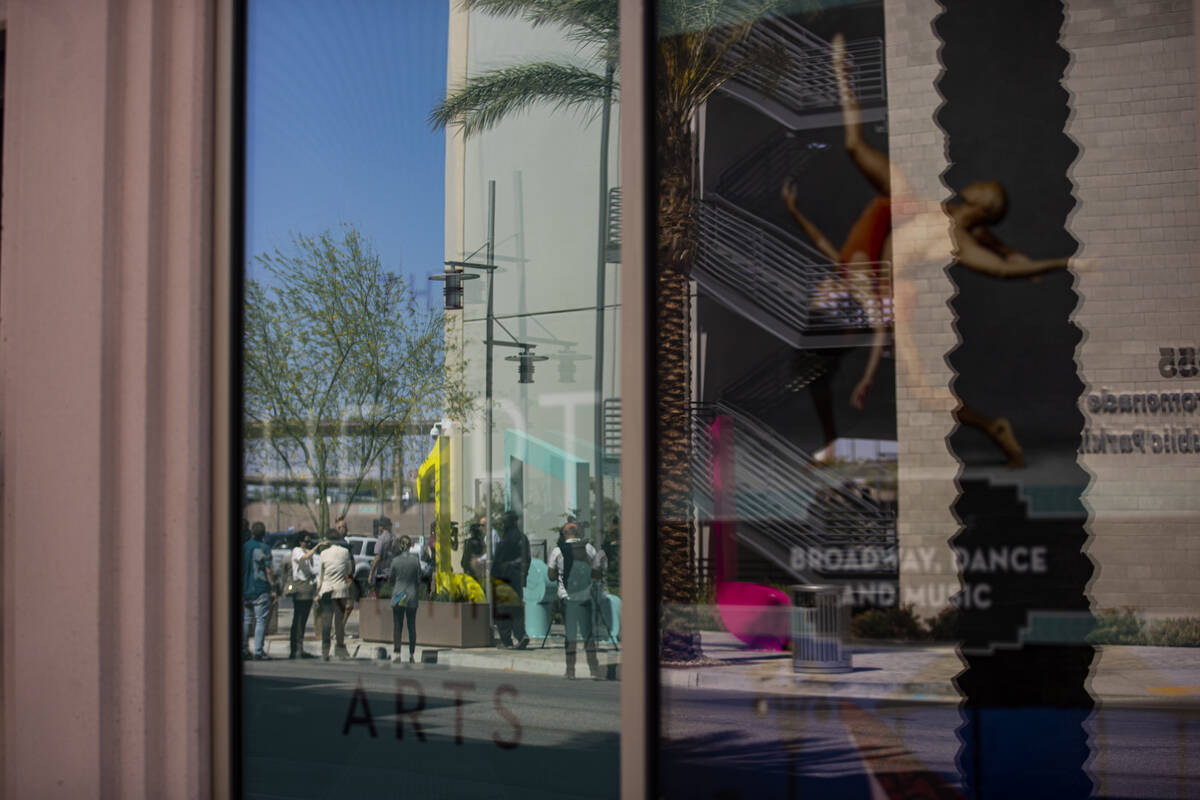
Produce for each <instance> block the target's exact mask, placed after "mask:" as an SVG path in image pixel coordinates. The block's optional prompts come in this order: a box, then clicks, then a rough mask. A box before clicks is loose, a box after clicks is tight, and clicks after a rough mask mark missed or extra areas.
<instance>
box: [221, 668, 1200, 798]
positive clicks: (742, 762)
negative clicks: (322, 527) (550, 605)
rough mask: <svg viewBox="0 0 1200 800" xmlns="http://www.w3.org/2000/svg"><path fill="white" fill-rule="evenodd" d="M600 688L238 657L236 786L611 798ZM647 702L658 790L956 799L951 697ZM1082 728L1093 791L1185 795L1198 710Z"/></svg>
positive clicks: (613, 785) (482, 673)
mask: <svg viewBox="0 0 1200 800" xmlns="http://www.w3.org/2000/svg"><path fill="white" fill-rule="evenodd" d="M618 695H619V683H617V682H592V681H588V680H579V681H566V680H564V679H562V678H558V677H547V676H538V675H525V674H520V673H514V672H506V671H500V670H473V669H461V668H454V669H451V668H448V667H445V666H438V665H424V664H418V665H414V666H412V667H404V666H399V665H397V666H382V665H376V664H372V663H370V662H367V661H356V662H352V663H338V662H330V663H325V662H320V661H287V660H283V661H272V662H259V663H249V664H247V665H246V676H245V678H244V696H243V715H244V716H243V718H244V727H243V732H244V737H245V738H244V741H243V745H242V752H243V753H244V758H243V764H242V770H243V772H242V774H243V786H244V787H245V796H246V797H247V798H263V799H266V798H280V799H281V798H289V799H293V798H345V797H346V796H348V795H355V794H361V793H366V794H368V795H371V796H380V797H401V796H403V797H412V796H420V797H423V798H439V797H454V798H458V797H471V798H510V797H511V798H523V799H525V798H529V799H540V798H555V800H563V799H564V798H593V797H605V798H614V797H617V796H618V785H619V780H618V778H619V775H618V769H619V768H618V741H619V732H620V717H619V710H618V709H619V702H618ZM663 700H664V713H663V719H662V723H663V740H662V745H663V747H662V751H661V761H660V764H661V774H662V779H663V787H664V791H663V793H662V796H663V797H665V798H680V799H681V800H682V799H683V798H687V799H688V800H691V799H692V798H697V799H701V798H714V800H735V798H756V799H757V798H776V797H778V798H806V797H816V798H843V797H844V798H872V797H873V798H881V797H929V798H955V797H961V796H962V781H961V778H960V770H959V766H958V764H957V762H956V759H957V757H958V754H959V741H958V734H957V731H958V728H959V726H960V724H961V717H960V712H959V710H958V708H957V706H955V705H953V704H945V703H927V702H894V701H887V702H885V701H876V700H861V699H855V700H850V699H830V698H815V697H781V696H759V695H755V694H753V693H740V692H721V691H714V690H711V689H676V688H664V691H663ZM364 701H365V703H364ZM1018 723H1019V724H1018V726H1017V728H1016V730H1018V731H1019V732H1022V735H1023V732H1024V731H1026V730H1027V731H1028V739H1029V745H1030V746H1031V747H1033V748H1038V747H1040V746H1043V745H1046V746H1054V744H1055V743H1054V742H1051V741H1046V740H1039V736H1041V737H1045V736H1046V735H1047V734H1046V733H1045V729H1044V728H1043V727H1041V726H1040V724H1039V723H1038V722H1037V720H1031V721H1030V723H1029V724H1023V723H1021V721H1020V720H1018ZM1085 730H1086V732H1087V738H1086V742H1087V746H1088V748H1090V753H1091V757H1090V759H1089V760H1088V763H1087V767H1086V777H1087V778H1088V780H1090V782H1091V786H1092V787H1093V796H1098V797H1107V798H1194V797H1200V709H1195V708H1192V709H1188V708H1179V707H1174V708H1173V707H1171V706H1169V705H1161V706H1156V707H1154V708H1128V707H1122V708H1108V709H1105V710H1102V711H1098V712H1095V713H1093V715H1092V716H1091V717H1090V718H1089V719H1088V720H1087V722H1086V724H1085ZM1081 740H1082V738H1081ZM986 788H987V787H986V784H985V792H984V796H985V797H986V796H988V793H987V792H986ZM413 793H416V794H415V795H414V794H413ZM991 796H1004V795H1003V794H1002V793H993V794H992V795H991ZM1043 796H1051V794H1049V793H1047V794H1045V795H1043Z"/></svg>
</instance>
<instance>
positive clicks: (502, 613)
mask: <svg viewBox="0 0 1200 800" xmlns="http://www.w3.org/2000/svg"><path fill="white" fill-rule="evenodd" d="M501 525H502V526H503V530H504V532H503V533H502V534H501V535H500V545H499V546H498V547H497V548H496V566H495V568H494V569H493V570H492V578H493V579H494V581H495V583H494V584H493V585H494V588H495V590H496V627H498V628H499V629H500V646H501V647H512V646H513V637H514V636H515V637H516V640H517V649H518V650H524V649H525V648H526V647H528V646H529V637H528V636H527V635H526V634H525V604H524V600H523V598H524V594H525V580H526V578H527V577H528V575H529V559H530V557H529V539H528V538H527V537H526V536H525V534H524V533H522V532H521V529H520V527H519V526H518V525H517V515H516V513H515V512H513V511H505V512H504V516H503V517H502V518H501Z"/></svg>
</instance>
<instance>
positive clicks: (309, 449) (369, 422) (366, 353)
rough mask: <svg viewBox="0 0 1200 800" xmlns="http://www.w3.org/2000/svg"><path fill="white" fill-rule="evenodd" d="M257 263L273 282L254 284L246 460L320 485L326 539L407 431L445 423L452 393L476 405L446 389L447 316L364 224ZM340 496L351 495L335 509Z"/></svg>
mask: <svg viewBox="0 0 1200 800" xmlns="http://www.w3.org/2000/svg"><path fill="white" fill-rule="evenodd" d="M255 261H256V263H257V264H258V266H259V267H260V268H261V269H262V271H263V278H262V279H261V280H248V281H247V285H246V309H245V342H244V344H245V349H244V353H245V376H246V377H245V381H246V391H245V423H246V434H247V438H246V442H247V452H246V458H247V462H248V463H250V462H257V463H259V464H262V465H267V466H268V469H271V470H282V474H283V476H284V477H285V478H286V480H287V482H288V484H290V485H293V486H295V485H307V486H311V487H313V488H314V489H315V495H316V496H315V497H309V496H307V495H306V496H305V498H304V503H305V507H306V508H307V510H308V513H309V516H310V518H311V519H312V521H313V524H314V526H315V527H316V529H317V531H319V532H324V531H326V530H328V529H329V527H330V520H331V517H332V516H333V515H334V512H335V511H336V512H338V513H345V512H346V511H347V510H348V509H349V507H350V504H351V503H353V502H354V499H355V497H356V496H357V495H358V494H359V492H360V490H361V489H362V488H363V485H364V483H365V482H367V481H369V475H370V473H371V471H372V467H373V466H374V465H377V464H379V463H380V462H381V459H383V458H384V454H385V452H390V451H391V450H393V449H394V448H395V447H396V446H397V445H398V444H399V442H400V438H401V436H402V435H403V433H404V430H405V426H406V425H408V424H409V423H413V422H416V421H418V420H421V419H427V418H429V417H430V416H433V415H439V416H440V414H441V410H442V403H443V401H444V398H445V397H446V396H447V395H452V396H454V397H455V398H457V399H456V402H457V403H459V404H462V403H469V402H470V395H468V394H467V393H465V392H464V391H463V390H462V387H461V386H453V387H451V391H449V392H446V391H444V389H445V383H446V381H447V376H446V374H445V372H444V370H443V358H444V337H443V320H442V317H441V315H440V314H438V313H436V312H434V311H432V310H429V309H422V308H419V307H418V306H417V304H416V302H415V299H414V297H413V294H412V292H411V291H410V290H409V287H408V285H407V283H406V281H405V279H404V277H403V276H402V275H401V274H399V273H396V272H389V271H387V270H385V269H384V268H383V266H382V264H381V261H380V258H379V255H378V254H377V253H376V252H375V250H374V248H373V247H372V245H371V244H370V242H369V241H367V240H366V239H365V238H364V237H363V235H362V234H360V233H359V232H358V231H357V230H356V229H355V228H354V227H353V226H351V225H343V226H341V228H340V229H339V230H338V231H336V232H334V231H328V230H327V231H324V232H322V233H319V234H316V235H293V237H292V240H291V246H290V247H289V248H288V249H286V250H279V249H276V250H275V251H273V252H270V253H263V254H261V255H259V256H257V257H256V258H255ZM451 377H453V376H451ZM450 382H451V383H453V380H451V381H450ZM458 412H459V413H465V412H464V411H463V410H462V409H458ZM335 487H338V488H339V489H346V490H347V491H346V493H345V495H343V500H342V502H341V503H340V506H339V507H335V508H334V509H332V510H331V508H330V501H329V498H330V495H331V493H332V490H333V489H334V488H335Z"/></svg>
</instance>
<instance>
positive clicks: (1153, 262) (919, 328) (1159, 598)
mask: <svg viewBox="0 0 1200 800" xmlns="http://www.w3.org/2000/svg"><path fill="white" fill-rule="evenodd" d="M884 7H885V13H886V16H887V72H888V103H889V135H890V148H891V158H892V169H893V181H894V183H895V184H896V185H897V189H896V190H894V191H896V194H897V197H896V202H895V205H894V214H895V221H896V225H895V233H894V238H893V261H894V268H895V273H896V306H897V314H896V316H897V321H896V341H897V347H896V350H897V363H896V373H897V411H898V414H899V420H898V432H899V440H900V495H899V502H900V509H901V511H900V522H899V533H900V543H901V545H902V546H904V547H905V548H909V549H913V550H914V551H915V552H916V553H917V554H918V555H924V556H926V557H932V558H933V565H932V567H926V566H924V563H925V562H923V561H922V560H921V559H909V560H908V561H907V565H908V567H909V569H907V570H905V571H902V574H901V599H902V602H914V603H916V605H917V606H918V611H919V612H921V613H925V614H931V613H935V612H936V611H937V610H938V608H939V607H940V606H941V605H942V604H943V603H944V598H945V597H946V592H945V590H944V589H943V588H941V587H942V586H944V585H945V584H946V583H949V584H951V585H952V586H953V585H954V584H956V583H957V575H956V571H955V569H954V566H953V562H952V560H951V558H950V552H949V547H948V544H947V542H948V540H949V539H950V537H951V536H953V535H954V533H955V531H956V530H957V527H958V525H957V522H956V520H955V518H954V516H953V514H952V512H951V506H952V504H953V502H954V500H955V497H956V495H957V492H956V489H955V485H954V477H955V475H956V473H957V471H958V463H957V461H956V460H955V458H954V457H953V456H952V455H951V453H950V452H949V450H948V448H947V446H946V442H945V437H946V436H947V435H948V434H949V433H950V432H951V430H952V429H953V426H954V423H953V420H952V417H951V411H952V409H953V408H954V399H953V397H952V395H951V393H950V391H949V388H948V387H949V383H950V380H951V379H952V377H953V375H952V373H951V371H950V369H949V367H948V366H947V365H946V363H945V360H944V359H945V355H946V354H947V353H948V352H949V351H950V350H951V349H953V347H954V346H955V344H956V341H957V339H956V337H955V333H954V330H953V328H952V324H953V316H952V313H951V311H950V309H949V308H948V306H947V301H948V299H949V298H950V296H951V294H952V292H953V286H952V284H951V282H950V280H949V278H948V277H947V276H946V273H945V266H946V265H947V264H948V263H949V261H950V247H949V239H948V235H947V223H946V221H945V217H944V215H940V214H939V213H938V211H937V203H938V202H940V201H941V200H942V199H944V198H945V196H946V194H947V190H946V188H945V187H944V186H943V184H942V182H941V179H940V176H941V174H942V172H943V171H944V170H945V169H946V168H947V166H948V165H947V163H946V157H945V142H944V137H943V135H942V133H941V131H940V130H939V129H938V127H937V125H936V123H935V122H934V114H935V112H936V110H937V108H938V105H939V104H940V102H941V98H940V97H939V95H938V93H937V90H936V88H935V82H936V80H937V77H938V74H939V72H940V70H941V66H940V64H939V61H938V46H939V42H938V39H937V37H936V35H935V34H934V32H933V29H932V27H931V23H932V21H933V19H934V17H935V15H936V14H937V13H938V11H939V7H938V6H937V5H936V4H931V3H927V2H917V1H916V0H885V3H884ZM1062 43H1063V45H1064V46H1065V47H1066V49H1067V50H1068V51H1069V52H1070V53H1071V55H1072V62H1071V64H1070V66H1069V67H1068V69H1067V77H1066V80H1065V86H1066V89H1067V90H1068V92H1069V93H1070V103H1071V107H1072V109H1073V113H1072V116H1071V118H1070V120H1069V121H1068V125H1067V133H1068V134H1069V135H1070V136H1071V137H1072V138H1074V139H1075V141H1076V142H1077V143H1078V144H1079V146H1080V149H1081V153H1080V156H1079V158H1078V160H1077V161H1076V163H1075V165H1074V167H1073V169H1072V170H1071V173H1070V178H1071V180H1072V182H1073V183H1074V187H1075V191H1074V193H1075V197H1076V198H1077V200H1078V205H1077V207H1076V210H1075V211H1074V213H1073V214H1072V216H1071V217H1070V219H1069V221H1068V228H1069V230H1070V232H1071V233H1072V234H1073V235H1074V236H1075V237H1076V238H1077V239H1078V240H1079V241H1080V244H1081V249H1080V253H1079V262H1078V266H1077V269H1076V275H1077V279H1076V288H1077V291H1078V293H1079V295H1080V303H1079V306H1078V309H1077V311H1076V314H1075V321H1076V323H1077V324H1078V325H1079V326H1080V327H1081V328H1082V329H1083V331H1084V340H1083V342H1082V343H1081V345H1080V346H1079V349H1078V363H1079V369H1080V377H1081V378H1082V380H1083V381H1084V382H1085V384H1087V387H1088V388H1087V390H1086V392H1089V393H1090V392H1096V393H1098V392H1100V391H1101V390H1104V389H1107V390H1108V391H1111V392H1114V393H1118V394H1119V393H1123V392H1133V391H1138V392H1150V391H1165V390H1167V389H1171V390H1172V391H1187V390H1191V391H1198V392H1200V376H1197V377H1195V378H1192V379H1191V380H1187V379H1181V378H1174V379H1164V378H1162V377H1160V376H1159V373H1158V367H1157V364H1158V359H1159V348H1160V347H1176V348H1178V347H1181V346H1190V347H1196V346H1198V345H1200V335H1197V333H1200V328H1198V326H1197V325H1196V323H1197V322H1200V311H1198V310H1197V296H1198V294H1200V288H1198V286H1197V284H1198V283H1200V281H1198V280H1197V278H1200V270H1198V269H1197V267H1200V255H1197V247H1196V244H1197V239H1200V196H1198V191H1197V189H1198V185H1197V177H1198V176H1197V140H1196V124H1195V98H1196V75H1195V73H1196V44H1195V37H1194V21H1193V7H1192V3H1191V2H1190V1H1189V0H1159V1H1158V2H1141V3H1133V4H1129V3H1119V2H1115V0H1072V1H1071V2H1068V3H1067V19H1066V24H1065V26H1064V30H1063V33H1062ZM901 180H907V182H908V184H909V186H910V187H911V192H910V193H909V194H907V195H905V196H902V195H901V193H900V190H899V185H900V184H899V182H900V181H901ZM1084 414H1085V417H1087V418H1088V422H1089V423H1090V424H1091V426H1092V427H1093V428H1094V429H1095V428H1098V427H1099V426H1101V425H1103V426H1104V427H1105V428H1106V429H1109V430H1112V431H1120V432H1125V433H1129V432H1130V431H1132V430H1133V429H1134V428H1161V427H1162V426H1163V424H1164V423H1165V424H1167V425H1170V424H1174V425H1175V426H1176V427H1178V428H1181V429H1182V428H1186V427H1187V426H1189V425H1191V426H1193V431H1197V432H1200V410H1198V411H1197V412H1195V413H1194V414H1187V413H1181V414H1174V415H1147V416H1143V417H1136V416H1134V415H1128V414H1124V415H1117V414H1097V413H1090V412H1088V410H1087V407H1086V403H1085V404H1084ZM1145 448H1146V450H1147V451H1149V450H1150V446H1149V443H1148V442H1147V444H1146V445H1145ZM1081 461H1082V463H1083V465H1084V466H1085V467H1086V468H1087V469H1088V470H1089V471H1090V472H1091V473H1092V475H1093V482H1092V485H1091V487H1090V489H1089V491H1088V493H1087V494H1086V496H1085V501H1086V503H1087V505H1088V507H1089V509H1090V511H1091V519H1090V524H1089V531H1090V533H1091V542H1090V545H1089V553H1090V555H1091V556H1092V558H1093V560H1094V561H1095V562H1096V565H1097V570H1096V577H1095V579H1094V580H1093V582H1092V585H1091V595H1092V597H1093V599H1094V601H1095V605H1096V607H1098V608H1109V607H1116V606H1125V605H1129V606H1134V607H1136V608H1138V609H1140V610H1142V611H1144V612H1146V613H1149V614H1196V613H1197V609H1198V608H1200V531H1198V530H1197V528H1198V525H1197V523H1198V522H1200V490H1198V489H1197V487H1198V486H1200V455H1197V454H1185V453H1177V454H1154V453H1152V452H1147V453H1145V454H1142V453H1127V454H1116V455H1114V454H1111V453H1106V454H1102V455H1101V454H1086V455H1083V456H1081ZM921 548H925V550H924V551H923V552H922V551H921V550H920V549H921ZM914 567H915V568H914Z"/></svg>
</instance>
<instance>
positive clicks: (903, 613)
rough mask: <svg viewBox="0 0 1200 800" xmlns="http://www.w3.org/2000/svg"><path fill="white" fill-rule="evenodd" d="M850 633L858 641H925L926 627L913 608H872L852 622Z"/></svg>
mask: <svg viewBox="0 0 1200 800" xmlns="http://www.w3.org/2000/svg"><path fill="white" fill-rule="evenodd" d="M850 633H851V635H852V636H854V638H856V639H924V638H925V626H924V625H922V624H921V620H920V619H918V618H917V615H916V614H915V613H913V606H904V607H902V608H872V609H870V610H868V611H864V612H862V613H861V614H858V615H856V616H855V617H854V619H852V620H851V621H850Z"/></svg>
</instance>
